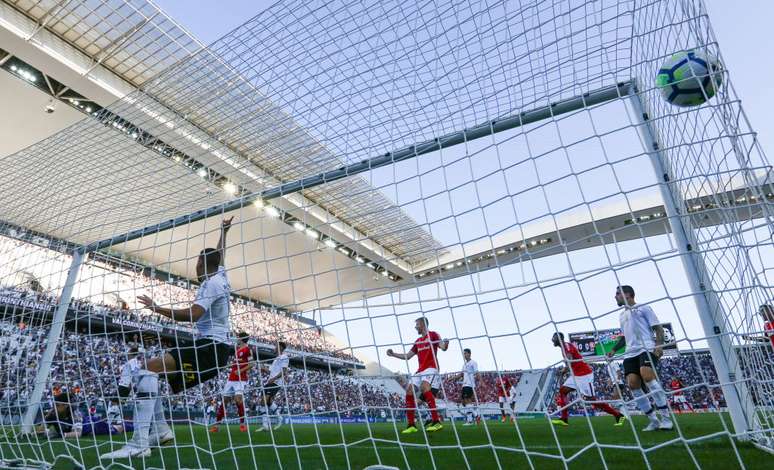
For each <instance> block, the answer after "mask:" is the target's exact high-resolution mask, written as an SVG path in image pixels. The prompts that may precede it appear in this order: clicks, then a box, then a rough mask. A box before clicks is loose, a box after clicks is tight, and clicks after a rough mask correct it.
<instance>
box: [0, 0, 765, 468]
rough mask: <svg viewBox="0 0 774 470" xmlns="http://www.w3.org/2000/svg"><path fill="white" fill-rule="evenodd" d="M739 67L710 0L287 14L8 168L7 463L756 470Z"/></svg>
mask: <svg viewBox="0 0 774 470" xmlns="http://www.w3.org/2000/svg"><path fill="white" fill-rule="evenodd" d="M684 50H696V51H701V52H702V53H703V54H707V55H709V56H710V57H717V58H718V62H719V64H721V65H720V67H718V68H717V69H714V70H713V71H712V73H713V75H714V76H713V77H712V79H713V80H716V83H718V84H719V86H718V90H717V93H716V94H715V96H713V97H711V98H710V99H708V100H706V103H704V104H702V105H698V106H693V107H677V106H675V105H672V104H670V103H668V102H667V101H666V100H665V99H664V98H663V97H662V94H661V90H660V89H659V88H658V87H657V86H656V82H655V76H656V74H657V72H658V70H659V68H660V67H661V65H662V63H664V62H665V61H666V60H668V59H669V58H670V57H672V56H673V54H675V53H677V52H680V51H684ZM140 53H142V51H137V54H140ZM722 64H723V60H722V56H721V54H720V50H719V48H718V44H717V41H716V39H715V37H714V35H713V33H712V29H711V26H710V22H709V18H708V16H707V14H706V11H705V10H704V6H703V4H702V2H701V1H698V0H682V1H674V2H667V1H651V2H635V1H623V0H620V1H613V0H598V1H580V0H578V1H575V0H570V1H555V2H546V1H521V2H498V1H493V2H481V1H472V2H471V1H465V2H456V1H455V2H446V3H442V4H439V3H423V2H416V3H411V2H409V3H406V2H395V1H382V2H370V3H368V4H362V3H348V2H293V1H289V2H282V3H278V4H276V5H274V6H272V7H270V8H268V9H267V10H265V11H264V12H262V13H261V14H259V15H258V16H256V17H255V18H253V19H251V20H249V21H247V22H246V23H245V24H244V25H242V26H240V27H238V28H237V29H235V30H234V31H232V32H230V33H228V34H227V35H226V36H224V37H223V38H221V39H220V40H218V41H216V42H215V43H214V44H212V45H211V46H210V47H208V48H204V49H202V50H200V51H199V52H197V53H195V54H192V55H191V56H190V57H188V58H186V59H185V60H182V61H180V62H178V63H176V64H175V65H173V66H171V67H169V68H168V69H166V70H165V71H164V72H162V73H160V74H159V75H158V76H156V77H155V78H153V79H151V80H148V81H147V82H145V83H144V84H143V86H142V88H141V89H140V90H137V91H135V92H133V93H131V94H130V95H128V96H126V97H125V98H124V99H122V100H120V101H119V102H117V103H115V104H113V105H111V106H109V107H107V108H100V109H94V110H91V109H90V110H89V112H88V113H87V115H86V116H84V119H83V120H82V121H80V122H78V123H76V124H74V125H72V126H71V127H68V128H66V129H64V130H63V131H61V132H58V133H57V134H55V135H53V136H51V137H49V138H47V139H45V140H43V141H41V142H39V143H37V144H35V145H33V146H31V147H29V148H27V149H24V150H22V151H19V152H17V153H15V154H12V155H7V156H3V157H0V174H2V176H3V181H4V183H5V184H4V188H3V189H4V190H3V191H2V192H0V260H2V262H1V263H0V289H2V290H1V291H0V312H2V319H0V320H2V324H1V325H0V361H2V367H0V419H1V420H2V433H0V465H2V466H12V465H17V466H19V465H38V466H39V465H44V466H46V465H53V464H57V463H59V464H62V463H63V462H64V463H67V464H68V465H69V464H71V463H74V464H78V465H82V466H85V467H87V468H93V467H97V466H99V465H104V466H107V465H110V464H111V463H118V464H120V465H126V466H127V467H137V468H139V467H147V468H150V467H153V468H264V467H265V468H277V467H283V468H365V467H367V466H369V465H381V466H394V467H399V468H428V467H432V468H515V467H516V466H527V465H528V466H530V468H535V467H538V468H544V467H550V468H553V467H557V468H566V467H567V466H570V465H572V466H575V465H594V466H596V467H604V468H607V467H609V466H611V467H614V466H617V465H622V462H626V464H627V465H632V466H634V467H637V468H640V467H642V468H651V467H653V466H664V465H666V464H669V465H676V466H678V467H681V466H698V467H701V466H705V465H710V464H717V463H718V462H722V463H723V464H724V465H726V466H741V467H743V468H744V467H747V466H751V467H755V466H756V462H760V461H762V460H761V459H762V458H764V457H763V456H762V454H761V451H762V450H768V451H770V452H771V451H772V450H774V444H772V442H774V441H772V439H774V408H772V407H774V398H773V397H774V349H773V348H774V343H773V342H772V341H774V339H772V330H774V308H772V305H774V299H772V289H771V285H772V280H771V276H772V270H773V269H774V250H773V246H772V243H773V242H772V235H773V232H772V226H773V225H772V203H773V202H774V194H773V193H774V186H772V180H771V177H772V174H771V163H770V162H769V160H768V159H767V157H766V156H765V154H764V153H763V152H762V150H761V148H760V147H759V145H758V143H757V141H756V139H755V134H754V133H753V132H752V130H751V128H750V125H749V123H748V122H747V120H746V118H745V115H744V112H743V110H742V107H741V103H740V100H739V98H738V97H737V95H736V94H735V92H734V90H733V87H732V85H731V83H730V77H729V74H728V70H727V69H726V68H725V67H723V66H722ZM699 91H701V90H699ZM705 98H706V96H705ZM221 241H222V243H221ZM619 286H631V287H632V288H633V291H634V295H633V296H632V294H631V292H630V291H629V290H628V288H626V289H619ZM623 294H625V295H626V296H629V298H628V299H624V303H626V302H629V306H624V307H622V306H620V305H619V303H618V299H617V298H616V297H621V295H623ZM635 299H636V300H635ZM634 302H636V304H634ZM632 305H634V307H632ZM648 307H649V308H650V309H652V312H653V313H654V315H655V318H654V317H646V316H644V315H645V314H644V313H642V312H645V311H647V309H648ZM633 310H637V312H639V313H638V314H639V315H643V317H642V318H647V319H648V320H647V321H648V323H647V324H646V325H645V333H637V334H638V335H639V336H637V337H627V338H626V348H625V349H618V348H614V345H615V344H616V342H617V341H618V340H619V338H620V337H621V336H622V331H621V327H622V321H623V322H625V321H627V320H625V318H629V317H628V316H627V315H632V311H633ZM622 319H624V320H622ZM651 327H656V328H653V329H651ZM428 329H429V331H430V332H432V333H428V331H427V330H428ZM626 331H627V330H626V329H624V332H623V333H625V332H626ZM638 331H641V330H638ZM557 333H562V334H563V338H564V341H565V342H566V344H569V345H570V346H562V342H561V341H558V340H557V344H558V345H559V346H562V348H561V349H560V348H557V347H555V345H554V343H553V338H555V337H557V338H558V336H555V335H556V334H557ZM417 338H420V339H419V340H418V339H417ZM422 338H431V341H430V340H422ZM427 341H430V342H429V343H428V342H427ZM638 341H640V342H641V343H642V345H643V346H642V347H643V348H644V349H643V350H647V351H653V350H654V348H655V345H651V342H653V343H659V345H658V348H657V349H658V350H659V352H661V351H663V356H661V358H660V360H658V361H656V359H654V358H653V357H652V356H647V354H646V357H648V358H649V359H648V360H650V361H652V363H642V364H640V363H639V362H638V363H637V365H638V366H639V365H643V366H644V367H643V368H639V367H636V368H635V369H631V364H632V362H631V360H628V361H626V363H625V364H622V361H623V359H624V358H630V357H632V356H631V354H628V353H627V351H628V352H629V353H631V352H633V351H635V350H636V348H637V344H638V343H637V342H638ZM575 350H577V351H576V352H573V351H575ZM611 350H615V351H614V352H615V354H614V355H613V356H612V357H608V356H607V355H606V353H607V352H609V351H611ZM563 351H564V352H563ZM568 351H569V352H568ZM654 354H657V353H654ZM576 355H577V357H576ZM565 358H568V361H566V360H565ZM570 359H571V360H570ZM635 359H636V358H635ZM469 361H475V365H476V367H473V363H471V362H469ZM584 364H588V365H585V366H584ZM566 366H569V368H568V367H566ZM565 369H569V370H565ZM643 369H644V370H643ZM589 370H590V372H589ZM648 371H651V372H650V373H652V374H653V377H651V376H650V375H648ZM589 374H593V375H589ZM632 376H633V377H632ZM639 383H644V384H645V386H644V387H640V388H637V386H638V384H639ZM648 407H650V411H647V408H648ZM606 414H612V415H613V416H614V417H613V416H606ZM654 419H655V420H656V421H655V422H656V423H657V426H656V427H659V426H661V428H662V429H659V430H657V431H654V432H646V431H644V430H643V428H646V427H647V426H651V425H653V422H654V421H653V420H654ZM666 422H668V423H670V429H664V428H665V427H666V424H664V423H666ZM412 424H413V425H412ZM616 425H619V426H616Z"/></svg>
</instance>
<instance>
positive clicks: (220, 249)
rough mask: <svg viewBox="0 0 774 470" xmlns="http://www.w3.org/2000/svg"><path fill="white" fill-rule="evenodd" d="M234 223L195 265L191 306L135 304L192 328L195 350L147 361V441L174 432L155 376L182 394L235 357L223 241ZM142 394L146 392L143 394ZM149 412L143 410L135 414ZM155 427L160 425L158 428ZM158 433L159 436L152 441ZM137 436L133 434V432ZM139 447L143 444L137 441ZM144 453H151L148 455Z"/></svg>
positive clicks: (130, 453) (131, 449)
mask: <svg viewBox="0 0 774 470" xmlns="http://www.w3.org/2000/svg"><path fill="white" fill-rule="evenodd" d="M233 219H234V218H233V217H231V218H229V219H224V220H223V222H222V224H221V229H220V239H219V240H218V246H217V248H205V249H204V250H202V251H201V252H200V253H199V256H198V258H197V261H196V275H197V277H198V279H199V281H200V282H201V286H200V287H199V290H198V291H197V292H196V299H195V300H194V302H193V303H192V304H191V305H189V306H186V307H182V308H167V307H162V306H160V305H158V304H157V303H156V302H154V301H153V299H152V298H150V297H148V296H147V295H140V296H138V297H137V301H138V302H139V303H140V304H141V305H143V306H144V307H145V308H147V309H149V310H151V311H153V312H155V313H157V314H159V315H162V316H165V317H168V318H171V319H172V320H174V321H179V322H193V323H194V324H195V325H196V334H195V335H194V342H193V345H191V344H177V347H175V348H172V349H169V350H167V351H166V352H165V353H164V355H163V356H162V357H158V358H154V359H150V360H148V361H147V363H146V367H145V369H146V370H147V371H148V372H150V373H152V374H153V375H155V376H156V380H155V385H154V387H155V388H154V389H153V390H149V391H148V392H147V393H149V394H150V395H153V396H155V397H156V398H155V400H156V404H155V406H154V408H153V410H152V413H151V414H152V416H144V415H142V416H139V417H137V418H135V420H139V421H143V422H145V421H147V420H150V421H151V422H153V423H154V426H153V432H154V434H153V435H151V438H150V441H149V442H151V443H153V442H154V441H159V442H161V441H163V440H166V439H167V438H170V439H171V437H170V436H172V437H173V435H172V430H171V429H170V428H169V426H168V425H167V423H166V420H165V418H164V410H163V408H162V405H161V397H160V396H159V384H158V374H164V375H165V377H166V379H167V382H168V383H169V386H170V388H171V389H172V393H175V394H177V393H180V392H182V391H184V390H186V389H188V388H191V387H195V386H196V385H199V384H201V383H204V382H206V381H208V380H210V379H213V378H216V377H217V376H218V373H219V371H220V370H222V368H224V367H226V366H227V365H228V363H229V358H230V357H231V355H233V354H234V346H233V344H232V343H231V341H229V338H228V334H229V331H230V330H231V328H230V327H229V304H230V300H231V286H230V285H229V283H228V278H227V276H226V270H225V267H224V264H223V261H224V260H225V258H226V235H227V234H228V231H229V229H230V228H231V221H232V220H233ZM143 393H146V392H143ZM139 411H140V412H141V413H145V412H147V410H146V409H145V408H141V409H140V410H139ZM156 421H161V422H159V423H156ZM158 430H161V431H162V432H163V435H155V432H157V431H158ZM135 433H136V431H135ZM140 442H141V443H142V440H141V441H140ZM147 451H148V453H149V452H150V450H149V449H147ZM141 454H142V455H144V454H146V449H142V448H138V447H136V446H132V445H126V446H124V447H123V448H121V449H119V450H116V451H113V452H110V453H107V454H104V455H102V456H100V458H102V459H127V458H131V457H135V456H139V455H141Z"/></svg>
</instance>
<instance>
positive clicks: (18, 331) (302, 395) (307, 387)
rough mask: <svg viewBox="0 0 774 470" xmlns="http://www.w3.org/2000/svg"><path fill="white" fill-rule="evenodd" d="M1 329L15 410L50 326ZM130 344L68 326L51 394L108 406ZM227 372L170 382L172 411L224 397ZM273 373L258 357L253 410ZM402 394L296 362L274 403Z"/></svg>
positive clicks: (362, 406) (319, 407)
mask: <svg viewBox="0 0 774 470" xmlns="http://www.w3.org/2000/svg"><path fill="white" fill-rule="evenodd" d="M0 331H2V334H1V335H0V365H1V366H2V368H0V385H1V386H0V407H2V408H6V410H10V408H18V407H19V406H23V404H24V403H25V402H26V399H27V397H28V394H29V393H30V391H31V390H32V387H33V385H34V378H35V373H36V370H37V368H38V366H39V365H40V361H41V357H42V355H43V351H44V349H45V344H46V336H47V333H48V329H47V328H45V327H34V326H26V325H18V324H11V323H8V322H0ZM134 339H136V340H139V341H142V344H143V346H144V347H145V349H146V351H147V354H148V355H149V356H153V355H157V354H160V353H161V350H162V345H159V344H156V343H153V342H148V341H147V338H136V337H135V338H134ZM127 350H128V347H127V343H126V342H124V341H123V340H122V338H119V337H116V336H109V335H95V334H92V335H86V334H77V333H75V332H65V333H64V334H63V337H62V340H61V341H60V347H59V348H57V351H56V354H55V356H54V360H53V363H52V367H51V377H52V381H51V384H52V386H51V387H49V388H48V389H47V390H46V394H45V395H44V400H45V401H51V400H52V398H53V396H54V395H55V394H57V393H58V392H59V391H62V390H67V391H69V392H70V393H72V394H74V396H76V397H77V400H78V402H79V403H80V405H81V406H82V407H84V408H91V407H97V408H100V407H104V406H105V404H106V403H105V402H106V400H109V399H110V398H111V397H116V396H117V385H118V384H117V380H118V377H119V373H120V368H121V366H122V365H123V364H124V363H126V362H127V360H128V358H127ZM228 372H229V370H228V368H226V369H224V370H223V371H221V374H220V377H219V378H218V379H217V380H211V381H209V382H207V383H205V384H202V385H200V386H197V387H194V388H192V389H190V390H187V391H186V392H185V393H183V394H180V395H175V396H171V394H170V393H168V390H166V386H164V388H163V390H162V393H164V394H165V395H167V396H171V398H170V400H169V403H168V406H169V407H170V409H171V411H194V412H201V411H203V410H204V409H205V408H206V406H207V404H208V403H212V402H213V401H217V400H218V399H219V396H220V395H219V394H220V390H221V388H222V386H223V384H224V383H225V380H226V378H227V375H228ZM267 373H268V362H265V363H262V362H259V363H258V364H257V365H256V367H254V368H253V369H252V370H251V371H250V377H249V384H250V385H249V386H248V388H247V391H246V394H245V400H246V403H247V404H248V407H249V408H250V409H252V410H254V411H255V410H257V409H258V405H259V393H260V384H261V383H262V377H261V376H263V378H265V376H266V375H267ZM162 383H164V384H166V382H162ZM402 400H403V398H402V397H399V396H397V395H395V394H391V393H389V392H388V391H387V390H385V389H384V388H382V387H380V386H376V385H374V384H373V383H370V382H369V381H367V380H363V379H359V378H357V377H353V376H350V375H346V374H343V373H334V372H329V371H324V370H314V369H307V370H303V369H290V373H289V374H288V376H287V377H286V387H285V388H283V390H282V392H281V393H279V394H278V395H277V396H276V398H275V403H277V404H278V405H279V406H281V407H283V409H285V410H287V411H289V412H291V413H293V414H304V413H309V412H312V411H314V412H321V413H322V412H332V411H338V412H342V413H358V414H363V413H366V414H368V413H373V412H375V411H376V410H380V409H388V408H391V407H392V408H395V407H399V406H400V403H402ZM0 414H8V413H0ZM10 414H13V413H12V412H11V413H10Z"/></svg>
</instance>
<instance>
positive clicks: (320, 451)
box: [0, 413, 771, 470]
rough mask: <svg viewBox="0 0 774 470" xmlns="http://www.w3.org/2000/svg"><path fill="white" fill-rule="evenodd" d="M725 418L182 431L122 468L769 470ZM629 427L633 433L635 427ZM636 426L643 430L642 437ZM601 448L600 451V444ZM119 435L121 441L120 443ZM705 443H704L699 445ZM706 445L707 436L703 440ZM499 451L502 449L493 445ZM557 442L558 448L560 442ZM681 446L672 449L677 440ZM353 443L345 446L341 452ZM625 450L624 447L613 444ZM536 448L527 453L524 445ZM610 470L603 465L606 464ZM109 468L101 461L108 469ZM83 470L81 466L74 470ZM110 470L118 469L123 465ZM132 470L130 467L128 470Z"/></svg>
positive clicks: (29, 449) (96, 449) (30, 452)
mask: <svg viewBox="0 0 774 470" xmlns="http://www.w3.org/2000/svg"><path fill="white" fill-rule="evenodd" d="M721 420H725V422H726V424H727V425H728V426H729V427H730V421H729V419H728V417H727V416H726V415H723V414H714V413H707V414H692V415H680V416H678V417H677V419H676V423H677V425H678V426H679V429H680V432H681V433H682V435H683V436H684V437H685V438H686V441H679V440H675V439H676V438H678V437H679V434H678V432H677V431H670V432H666V431H660V432H653V433H643V432H640V431H639V430H640V429H641V428H642V427H644V426H645V424H646V423H645V420H644V418H642V417H635V418H634V419H633V422H632V421H628V422H627V423H626V424H625V425H624V426H623V427H614V426H613V425H612V423H613V420H612V418H610V417H607V416H604V417H596V418H591V427H590V426H589V422H588V421H587V419H586V418H583V417H575V418H572V419H571V421H570V426H569V427H561V428H553V427H552V426H551V425H550V424H549V423H548V422H547V421H546V420H545V419H543V418H533V419H522V420H519V421H518V422H517V423H516V424H512V423H507V424H506V423H500V422H487V424H486V426H484V425H483V424H482V425H479V426H471V427H463V426H462V423H461V422H457V423H455V424H454V425H452V424H451V423H450V422H449V421H447V422H446V423H445V427H444V429H443V430H442V431H439V432H436V433H431V434H427V435H426V434H425V433H424V432H422V431H421V430H420V432H418V433H415V434H410V435H401V437H400V444H398V443H397V442H396V430H397V431H399V430H400V429H402V427H403V423H397V426H398V427H395V426H394V425H393V424H391V423H381V424H371V425H370V426H366V425H365V424H345V425H341V426H339V425H333V424H326V425H317V426H313V425H308V424H306V425H298V424H294V425H292V427H291V425H289V424H286V425H284V426H282V428H280V429H279V430H277V431H272V432H271V433H268V432H263V433H257V432H252V429H251V432H249V433H243V432H240V431H239V429H238V427H237V426H221V428H220V432H218V433H210V432H208V430H207V428H205V427H204V426H199V425H194V426H182V425H181V426H177V427H176V429H175V432H176V442H175V446H170V445H168V446H165V447H164V448H162V449H161V450H159V449H154V451H153V454H152V455H151V457H148V458H146V459H133V460H132V461H131V462H130V461H128V460H123V461H120V462H122V463H124V464H125V465H130V466H131V467H134V468H211V469H216V468H217V469H231V468H237V465H238V468H287V469H317V468H336V469H338V468H342V469H343V468H353V469H361V468H364V467H366V466H368V465H374V464H383V465H391V466H395V467H399V468H402V469H405V468H416V469H430V468H439V469H458V468H472V469H490V468H492V469H494V468H503V469H513V468H540V469H543V468H565V464H564V461H563V460H562V459H561V457H562V456H563V457H564V458H565V459H568V462H567V466H568V467H569V468H574V469H588V470H591V469H597V468H605V466H607V468H624V469H626V470H634V469H639V468H648V466H650V468H664V469H670V470H674V469H686V468H716V469H731V468H742V464H743V465H744V467H746V468H761V469H762V468H771V466H770V464H771V455H769V454H767V453H765V452H763V451H760V450H758V449H756V448H755V447H754V446H752V445H751V444H749V443H739V442H736V443H735V445H736V450H737V452H738V456H739V458H741V463H740V461H739V460H738V457H737V452H735V451H734V447H733V445H732V442H731V441H730V439H729V438H728V437H726V436H723V435H720V433H722V431H723V423H722V422H721ZM632 424H634V426H633V427H632ZM634 429H636V430H637V432H636V433H635V431H634ZM592 430H593V435H594V436H596V441H597V442H599V443H600V444H601V445H602V446H611V447H597V446H594V445H593V443H594V437H592ZM5 431H6V433H7V434H6V435H5V438H3V439H2V443H0V451H1V452H2V455H0V457H2V458H3V459H5V460H8V459H12V458H18V457H21V455H20V452H23V453H24V456H25V457H27V458H37V459H41V460H46V461H49V462H51V461H53V460H54V456H55V455H61V454H67V453H69V454H70V455H72V456H73V457H74V458H75V460H77V461H78V462H81V463H83V464H84V465H85V467H86V468H92V467H97V466H99V463H100V462H99V460H98V453H106V452H109V451H110V450H111V447H113V448H115V447H117V446H118V445H120V444H119V442H118V441H116V440H115V439H116V436H114V437H113V439H114V442H113V443H112V444H111V442H110V440H109V438H107V437H100V438H97V439H96V440H95V439H94V438H87V439H82V440H81V442H80V444H79V443H77V442H76V441H74V440H71V441H68V442H64V441H62V440H51V441H40V442H39V443H38V444H22V445H16V444H13V445H9V441H10V442H14V440H15V439H14V437H13V436H12V435H11V429H10V427H8V428H6V429H5ZM118 437H119V438H121V437H122V436H118ZM702 437H703V438H702ZM697 438H702V439H697ZM490 439H491V442H492V443H494V444H495V448H496V450H493V449H492V447H491V446H489V442H490ZM557 441H558V442H559V444H560V445H559V446H557V444H556V442H557ZM671 441H674V442H671ZM343 444H346V445H343ZM613 446H620V447H613ZM525 447H526V449H527V450H528V451H529V455H527V454H525V452H524V448H525ZM603 458H604V461H605V463H604V464H603V462H602V459H603ZM108 463H109V462H103V465H105V466H107V464H108ZM54 468H57V469H72V468H74V466H73V464H72V461H69V460H65V459H62V458H60V459H59V460H58V461H57V462H56V464H55V466H54ZM75 468H77V467H75ZM113 468H121V467H120V466H118V465H115V466H113ZM123 468H126V467H123Z"/></svg>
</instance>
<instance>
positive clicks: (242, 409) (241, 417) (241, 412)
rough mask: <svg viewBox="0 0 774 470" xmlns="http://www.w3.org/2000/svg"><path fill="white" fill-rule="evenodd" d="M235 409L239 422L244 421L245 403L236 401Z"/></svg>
mask: <svg viewBox="0 0 774 470" xmlns="http://www.w3.org/2000/svg"><path fill="white" fill-rule="evenodd" d="M237 411H239V422H240V423H243V424H244V422H245V405H244V403H237Z"/></svg>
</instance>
